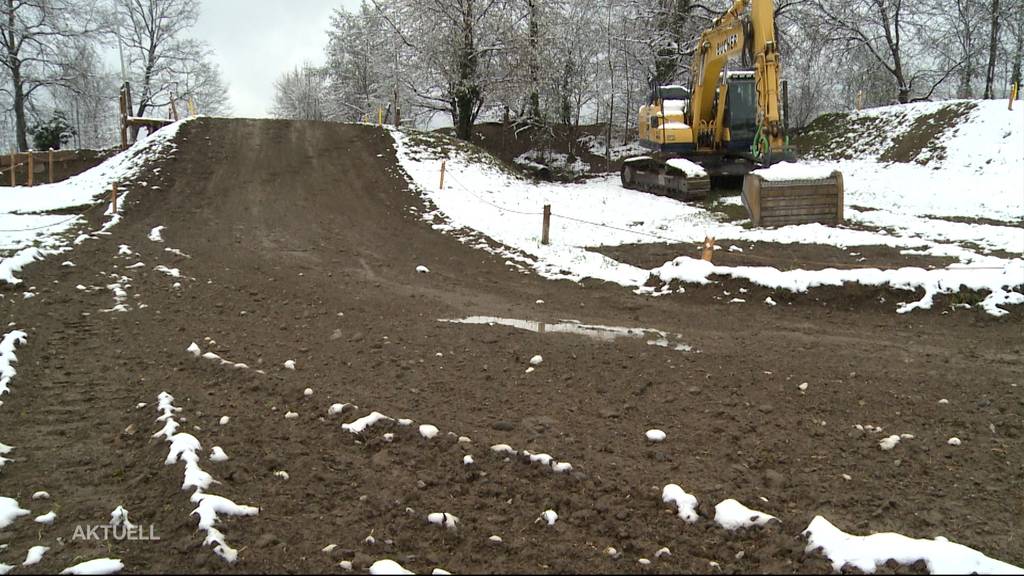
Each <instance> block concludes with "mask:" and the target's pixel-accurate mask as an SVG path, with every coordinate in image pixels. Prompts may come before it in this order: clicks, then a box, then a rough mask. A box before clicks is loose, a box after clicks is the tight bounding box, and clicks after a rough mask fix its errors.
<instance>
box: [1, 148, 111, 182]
mask: <svg viewBox="0 0 1024 576" xmlns="http://www.w3.org/2000/svg"><path fill="white" fill-rule="evenodd" d="M104 157H105V154H104V152H103V151H97V150H47V151H44V152H12V153H10V154H4V155H0V181H2V182H3V183H5V184H10V185H11V186H17V185H18V182H19V181H20V182H22V183H24V184H25V185H26V186H34V185H36V184H44V183H50V184H52V183H53V182H55V181H56V179H60V178H61V175H59V174H58V175H57V176H56V177H55V176H54V166H57V165H60V164H62V163H66V162H77V161H90V160H97V159H102V158H104ZM55 178H56V179H55Z"/></svg>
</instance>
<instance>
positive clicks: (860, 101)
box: [857, 91, 864, 110]
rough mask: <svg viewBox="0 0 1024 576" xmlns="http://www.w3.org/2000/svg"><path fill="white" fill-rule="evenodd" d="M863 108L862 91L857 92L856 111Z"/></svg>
mask: <svg viewBox="0 0 1024 576" xmlns="http://www.w3.org/2000/svg"><path fill="white" fill-rule="evenodd" d="M863 106H864V91H860V92H857V110H860V109H861V108H862V107H863Z"/></svg>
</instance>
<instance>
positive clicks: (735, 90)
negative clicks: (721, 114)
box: [725, 77, 757, 150]
mask: <svg viewBox="0 0 1024 576" xmlns="http://www.w3.org/2000/svg"><path fill="white" fill-rule="evenodd" d="M728 82H729V92H728V96H727V101H726V107H725V124H726V126H728V127H729V133H730V136H731V138H730V140H729V143H728V145H727V148H728V149H729V150H748V149H750V145H751V144H752V143H753V142H754V136H755V134H756V133H757V91H756V88H755V87H754V79H753V78H746V77H733V78H729V80H728Z"/></svg>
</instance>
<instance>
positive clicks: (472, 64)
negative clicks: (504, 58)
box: [455, 2, 480, 142]
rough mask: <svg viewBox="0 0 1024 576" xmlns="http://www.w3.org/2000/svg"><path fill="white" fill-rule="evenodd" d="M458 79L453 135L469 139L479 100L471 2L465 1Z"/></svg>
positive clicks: (461, 138)
mask: <svg viewBox="0 0 1024 576" xmlns="http://www.w3.org/2000/svg"><path fill="white" fill-rule="evenodd" d="M458 58H459V79H458V83H457V84H456V86H455V108H456V110H455V118H456V122H455V136H456V137H458V138H459V139H460V140H465V141H467V142H468V141H469V139H470V138H471V137H472V135H473V120H474V115H475V114H476V111H477V109H478V104H479V102H480V86H479V84H477V82H476V73H477V55H476V44H475V38H474V35H473V3H472V2H467V4H466V9H465V10H464V11H463V13H462V46H461V47H460V49H459V56H458Z"/></svg>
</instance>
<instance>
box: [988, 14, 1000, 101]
mask: <svg viewBox="0 0 1024 576" xmlns="http://www.w3.org/2000/svg"><path fill="white" fill-rule="evenodd" d="M1000 16H1001V14H1000V12H999V0H992V11H991V18H990V25H989V31H990V32H989V44H988V67H987V68H986V71H985V98H993V97H994V95H993V92H992V87H993V85H994V84H995V79H996V54H997V52H998V50H999V18H1000Z"/></svg>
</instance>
